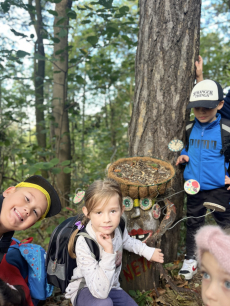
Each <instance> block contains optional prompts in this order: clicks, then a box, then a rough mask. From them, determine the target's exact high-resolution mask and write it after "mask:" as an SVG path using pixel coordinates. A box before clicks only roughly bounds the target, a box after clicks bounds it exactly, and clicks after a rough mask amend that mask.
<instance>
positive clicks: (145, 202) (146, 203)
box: [140, 198, 153, 210]
mask: <svg viewBox="0 0 230 306" xmlns="http://www.w3.org/2000/svg"><path fill="white" fill-rule="evenodd" d="M152 205H153V203H152V199H150V198H142V199H140V207H141V209H143V210H148V209H150V208H151V207H152Z"/></svg>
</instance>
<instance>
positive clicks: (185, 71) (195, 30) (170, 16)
mask: <svg viewBox="0 0 230 306" xmlns="http://www.w3.org/2000/svg"><path fill="white" fill-rule="evenodd" d="M139 4H140V30H139V38H138V47H137V54H136V72H135V83H136V87H135V97H134V106H133V112H132V118H131V122H130V127H129V139H130V143H129V152H130V155H131V156H137V155H139V156H142V155H145V156H154V157H158V158H160V159H164V160H168V161H169V162H170V163H171V164H172V165H175V162H176V159H177V157H178V154H177V153H172V152H170V151H169V149H168V143H169V142H170V141H171V140H172V139H174V138H177V139H181V140H182V139H183V137H184V128H185V113H186V104H187V103H188V100H189V95H190V93H191V90H192V87H193V83H194V79H195V61H196V60H197V57H198V54H199V53H198V50H199V39H200V35H199V32H200V12H201V1H200V0H141V1H140V2H139ZM172 187H173V188H174V190H175V191H180V190H183V177H182V170H181V169H179V168H178V167H177V169H176V176H175V179H174V180H173V183H172ZM171 199H173V202H174V203H175V205H176V207H177V218H179V217H180V216H181V215H182V209H183V193H181V194H180V195H179V196H175V197H174V198H171ZM171 199H170V200H171ZM179 228H180V227H179V226H176V227H175V228H174V229H173V230H171V231H168V232H166V234H165V235H164V239H163V251H164V254H165V260H166V262H167V261H171V260H173V259H175V258H176V255H177V245H178V241H179Z"/></svg>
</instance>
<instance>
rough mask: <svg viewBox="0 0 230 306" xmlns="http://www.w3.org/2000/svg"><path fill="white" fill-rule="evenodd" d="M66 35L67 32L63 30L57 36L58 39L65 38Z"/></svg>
mask: <svg viewBox="0 0 230 306" xmlns="http://www.w3.org/2000/svg"><path fill="white" fill-rule="evenodd" d="M67 34H68V32H67V31H66V30H65V29H63V28H62V29H61V31H60V32H59V34H58V36H59V37H61V38H62V37H66V35H67Z"/></svg>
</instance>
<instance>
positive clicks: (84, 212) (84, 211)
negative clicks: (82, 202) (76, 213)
mask: <svg viewBox="0 0 230 306" xmlns="http://www.w3.org/2000/svg"><path fill="white" fill-rule="evenodd" d="M82 211H83V214H84V215H85V216H86V217H87V218H89V216H88V209H87V208H86V207H85V206H83V207H82Z"/></svg>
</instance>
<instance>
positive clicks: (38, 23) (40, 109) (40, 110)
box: [29, 0, 48, 178]
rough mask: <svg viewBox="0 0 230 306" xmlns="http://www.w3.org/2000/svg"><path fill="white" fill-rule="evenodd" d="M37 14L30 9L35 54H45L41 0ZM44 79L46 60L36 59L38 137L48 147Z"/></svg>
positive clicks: (37, 0)
mask: <svg viewBox="0 0 230 306" xmlns="http://www.w3.org/2000/svg"><path fill="white" fill-rule="evenodd" d="M29 4H30V5H32V0H29ZM35 7H36V15H37V19H36V18H35V15H34V14H33V13H32V11H30V18H31V21H33V22H34V28H35V31H36V35H37V41H36V42H35V50H34V55H36V54H38V55H41V56H45V50H44V43H43V31H44V29H43V23H42V8H41V2H40V0H35ZM44 79H45V61H44V60H36V59H34V87H35V113H36V137H37V142H38V146H39V147H41V148H43V149H46V133H44V129H45V124H44V122H45V118H44V105H43V104H44ZM40 161H45V159H44V157H40ZM42 176H44V177H45V178H47V177H48V173H47V171H45V170H42Z"/></svg>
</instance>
